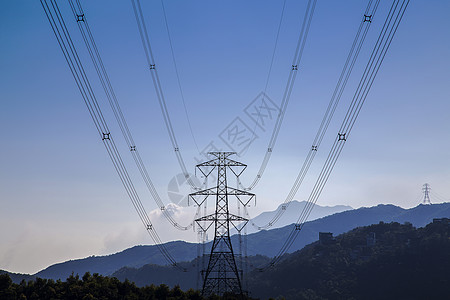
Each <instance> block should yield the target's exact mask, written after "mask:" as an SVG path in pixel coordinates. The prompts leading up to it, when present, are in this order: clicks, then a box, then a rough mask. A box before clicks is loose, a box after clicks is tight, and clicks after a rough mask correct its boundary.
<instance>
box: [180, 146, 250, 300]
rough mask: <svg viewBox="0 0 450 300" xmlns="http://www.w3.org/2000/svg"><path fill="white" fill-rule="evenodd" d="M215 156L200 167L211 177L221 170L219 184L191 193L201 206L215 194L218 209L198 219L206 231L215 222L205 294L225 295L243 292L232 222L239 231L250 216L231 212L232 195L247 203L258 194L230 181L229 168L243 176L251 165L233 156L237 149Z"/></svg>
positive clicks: (205, 174)
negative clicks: (232, 238) (231, 237)
mask: <svg viewBox="0 0 450 300" xmlns="http://www.w3.org/2000/svg"><path fill="white" fill-rule="evenodd" d="M208 154H210V155H212V156H213V157H214V159H212V160H210V161H207V162H203V163H201V164H198V165H197V166H196V167H197V168H198V169H199V170H200V172H202V174H203V175H204V176H205V177H207V176H209V175H210V174H211V173H212V172H213V171H214V170H216V171H217V186H215V187H212V188H209V189H205V190H202V191H198V192H195V193H192V194H189V199H192V200H193V201H194V202H195V203H196V204H197V205H198V206H201V205H202V204H203V203H204V202H205V201H206V200H207V198H208V197H209V196H215V199H216V205H215V212H214V213H212V214H206V215H204V216H202V217H200V218H198V219H196V220H195V221H196V223H197V224H198V226H200V228H201V229H202V230H203V231H204V232H206V231H207V230H208V229H210V228H211V227H212V225H214V241H213V243H212V246H211V252H210V254H209V259H208V267H207V268H206V270H202V275H203V288H202V294H203V296H210V295H213V294H216V295H220V296H222V295H223V294H225V293H231V294H235V295H243V293H244V292H243V289H242V270H239V269H238V268H237V265H236V260H235V255H236V254H235V252H234V251H233V246H232V244H231V239H230V224H231V225H232V226H233V227H235V228H236V229H237V230H238V231H240V230H242V228H243V227H244V226H245V225H246V224H247V222H248V219H245V218H243V217H241V216H239V215H235V214H232V213H230V208H229V206H228V196H234V197H236V198H237V199H238V201H239V202H240V203H241V204H242V205H243V206H246V205H248V203H249V202H250V201H251V200H252V199H254V198H255V194H252V193H248V192H246V191H242V190H238V189H235V188H232V187H229V186H228V185H227V170H231V172H232V173H233V174H234V175H235V176H237V177H239V176H240V175H241V174H242V172H243V171H244V170H245V168H246V167H247V165H245V164H243V163H240V162H237V161H234V160H232V159H229V158H228V157H229V156H231V155H233V154H236V153H235V152H209V153H208Z"/></svg>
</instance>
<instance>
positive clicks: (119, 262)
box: [35, 241, 197, 280]
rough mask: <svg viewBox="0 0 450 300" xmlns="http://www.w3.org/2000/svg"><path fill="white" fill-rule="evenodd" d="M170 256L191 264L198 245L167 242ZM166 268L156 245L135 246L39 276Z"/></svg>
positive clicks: (70, 263) (56, 267)
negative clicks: (123, 268)
mask: <svg viewBox="0 0 450 300" xmlns="http://www.w3.org/2000/svg"><path fill="white" fill-rule="evenodd" d="M165 246H166V247H167V249H168V251H169V252H170V254H171V255H172V256H173V257H174V258H175V259H176V260H177V261H190V260H192V259H194V258H195V257H196V256H197V244H194V243H186V242H182V241H176V242H169V243H166V244H165ZM149 263H150V264H158V265H163V264H165V263H166V261H165V259H164V256H163V255H162V254H161V252H160V251H159V249H158V247H156V246H135V247H133V248H129V249H126V250H124V251H122V252H119V253H116V254H111V255H107V256H91V257H88V258H83V259H76V260H70V261H67V262H63V263H59V264H55V265H52V266H50V267H48V268H46V269H44V270H42V271H40V272H38V273H36V274H35V275H36V276H37V277H41V278H48V279H55V280H56V279H64V278H67V277H69V275H70V274H72V272H73V273H74V274H84V273H86V272H91V273H99V274H102V275H111V274H112V273H114V272H115V271H117V270H118V269H120V268H122V267H124V266H128V267H141V266H143V265H146V264H149Z"/></svg>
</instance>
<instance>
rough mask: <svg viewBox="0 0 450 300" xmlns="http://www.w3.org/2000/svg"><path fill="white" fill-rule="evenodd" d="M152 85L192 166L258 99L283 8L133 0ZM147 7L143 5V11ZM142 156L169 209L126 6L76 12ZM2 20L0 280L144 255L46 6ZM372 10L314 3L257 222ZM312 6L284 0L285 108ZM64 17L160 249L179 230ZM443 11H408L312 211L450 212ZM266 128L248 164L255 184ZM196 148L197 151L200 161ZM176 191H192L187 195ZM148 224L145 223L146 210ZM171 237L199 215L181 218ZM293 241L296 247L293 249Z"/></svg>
mask: <svg viewBox="0 0 450 300" xmlns="http://www.w3.org/2000/svg"><path fill="white" fill-rule="evenodd" d="M142 2H143V10H144V15H145V17H146V22H147V26H148V29H149V35H150V38H151V40H152V47H153V51H154V55H155V58H156V61H157V65H158V70H159V74H160V78H161V84H162V86H163V90H164V93H165V96H166V99H167V105H168V109H169V112H170V116H171V119H172V122H173V125H174V130H175V133H176V136H177V138H178V140H179V144H180V148H181V151H182V154H183V157H184V159H185V161H186V164H187V167H188V168H189V170H191V171H192V172H193V171H194V166H195V164H196V163H197V160H196V159H195V158H196V157H197V158H200V155H199V153H198V150H200V151H201V150H203V149H204V148H205V147H207V145H208V144H209V143H211V142H213V143H214V144H216V145H218V146H219V147H221V148H222V149H224V150H228V148H227V147H226V145H225V143H224V142H223V141H222V140H221V138H220V137H221V136H222V137H223V134H222V135H221V133H222V132H223V131H224V130H225V129H226V128H228V126H230V124H233V123H232V122H233V121H236V118H239V120H240V121H242V122H244V123H248V124H250V127H252V128H254V124H253V126H251V124H252V123H251V120H250V119H249V117H248V116H247V115H246V114H245V108H246V107H247V106H248V105H250V104H251V103H252V101H253V100H254V99H255V98H256V97H257V96H258V95H259V94H260V93H261V92H262V91H264V89H265V82H266V78H267V76H268V72H269V66H270V61H271V56H272V51H273V48H274V41H275V36H276V32H277V26H278V23H279V21H280V14H281V9H282V4H283V3H282V1H281V0H280V1H260V0H258V1H256V0H253V1H237V0H236V1H181V0H180V1H175V0H170V1H169V0H166V1H165V2H164V3H165V7H166V12H167V19H168V26H169V29H170V33H171V37H172V42H173V49H174V53H175V59H176V62H177V66H178V72H179V77H180V82H181V85H182V90H183V93H184V97H185V103H186V108H187V110H188V115H189V121H190V123H191V125H192V129H193V133H194V136H195V141H196V143H195V142H194V140H193V138H192V136H191V133H190V131H189V126H188V122H187V118H186V115H185V111H184V108H183V104H182V101H181V97H180V92H179V88H178V83H177V80H176V73H175V69H174V64H173V61H172V56H171V52H170V45H169V41H168V35H167V31H166V27H165V23H164V16H163V13H162V7H161V3H160V1H142ZM144 2H145V3H144ZM81 3H82V5H83V7H84V11H85V14H86V18H87V19H88V20H89V24H90V28H91V30H92V32H93V34H94V37H95V41H96V43H97V46H98V47H99V50H100V52H101V55H102V59H103V62H104V64H105V66H106V69H107V70H108V74H109V77H110V79H111V82H112V84H113V86H114V89H115V92H116V94H117V97H118V99H119V102H120V104H121V106H122V109H123V112H124V114H125V118H126V119H127V122H128V124H129V126H130V128H131V131H132V133H133V135H134V137H135V140H136V144H137V146H138V147H139V149H140V153H141V155H142V157H143V159H144V161H145V164H146V166H147V168H148V170H149V172H150V176H151V178H152V180H153V181H154V183H155V185H156V187H157V190H158V193H159V194H160V195H161V197H162V198H163V199H164V201H165V203H169V202H170V199H169V196H168V190H171V191H172V192H173V191H174V189H176V185H172V186H169V183H170V181H171V180H172V179H173V178H174V177H175V176H176V175H177V174H179V173H180V168H179V166H178V164H177V161H176V158H175V155H174V154H173V149H172V148H171V145H170V141H169V138H168V135H167V131H166V129H165V126H164V122H163V118H162V115H161V112H160V110H159V105H158V103H157V98H156V96H155V92H154V88H153V85H152V82H151V76H150V72H149V70H148V68H147V63H146V61H145V57H144V52H143V49H142V45H141V42H140V38H139V33H138V29H137V26H136V22H135V20H134V15H133V11H132V6H131V3H130V2H129V1H120V2H119V1H82V2H81ZM390 3H391V1H386V0H382V1H381V4H380V8H379V10H378V12H377V15H376V17H375V19H374V22H373V24H372V27H371V29H370V31H369V35H368V38H367V41H366V43H365V46H364V49H363V51H362V53H361V55H360V57H359V60H358V62H357V64H356V66H355V69H354V72H353V76H352V79H351V80H350V81H349V84H348V85H347V88H346V92H345V93H344V95H343V97H342V100H341V107H340V109H338V111H337V113H336V115H335V118H334V121H333V122H332V124H331V126H330V129H329V131H328V134H327V135H326V137H325V140H324V142H323V144H322V148H321V151H319V152H318V154H317V157H316V160H315V161H314V163H313V166H312V167H311V169H310V172H309V173H308V176H307V177H306V179H305V182H304V185H303V186H302V187H301V188H300V190H299V192H298V194H297V195H296V197H295V199H297V200H305V199H306V198H307V197H308V195H309V192H310V191H311V188H312V185H313V183H314V181H315V179H316V178H317V175H318V171H319V170H320V168H321V166H322V163H323V161H324V159H325V158H326V155H327V154H328V150H329V147H330V144H331V142H332V141H333V139H334V137H335V136H336V134H337V130H338V128H339V125H340V123H341V122H342V119H343V117H344V114H345V109H346V107H347V106H348V103H349V101H350V100H351V96H352V95H353V93H354V91H355V89H356V84H357V81H358V80H359V78H360V77H361V74H362V70H363V67H364V66H365V63H366V62H367V60H368V55H369V54H370V50H371V49H372V47H373V45H374V42H375V39H376V37H377V35H378V33H379V31H380V27H381V25H382V22H383V21H384V18H385V16H386V11H387V9H388V6H389V5H390ZM0 5H1V8H2V11H3V14H2V18H0V45H1V46H0V54H1V55H0V101H1V109H0V128H1V130H0V140H1V141H2V144H1V145H2V146H1V148H0V166H1V171H0V208H1V209H0V228H1V230H0V240H1V244H0V269H6V270H9V271H13V272H26V273H34V272H37V271H39V270H40V269H42V268H45V267H46V266H48V265H50V264H53V263H56V262H61V261H64V260H68V259H73V258H80V257H85V256H89V255H101V254H107V253H113V252H116V251H119V250H123V249H124V248H126V247H130V246H133V245H135V244H151V243H152V241H151V239H150V238H149V237H148V236H147V234H146V232H145V230H144V229H143V228H142V224H141V223H140V221H139V219H138V217H137V214H136V212H135V211H134V208H133V206H132V205H131V202H130V200H129V199H128V197H127V195H126V193H125V190H124V188H123V187H122V185H121V183H120V180H119V177H118V176H117V174H116V173H115V171H114V168H113V166H112V164H111V161H110V160H109V158H108V156H107V153H106V151H105V149H104V147H103V145H102V141H101V140H100V139H99V138H98V135H97V133H96V131H95V127H94V125H93V123H92V121H91V119H90V117H89V114H88V111H87V109H86V107H85V105H84V103H83V101H82V99H81V96H80V93H79V91H78V90H77V87H76V85H75V82H74V80H73V77H72V75H71V73H70V72H69V69H68V66H67V64H66V61H65V60H64V57H63V55H62V52H61V50H60V48H59V46H58V44H57V41H56V39H55V37H54V35H53V32H52V30H51V27H50V25H49V22H48V20H47V19H46V17H45V14H44V11H43V9H42V7H41V6H40V3H39V1H24V0H20V1H19V0H18V1H7V2H5V1H3V2H2V3H1V4H0ZM366 5H367V1H360V0H355V1H325V0H319V1H318V4H317V7H316V12H315V15H314V18H313V22H312V25H311V30H310V35H309V37H308V40H307V43H306V47H305V51H304V54H303V58H302V63H301V64H300V70H299V72H298V76H297V80H296V84H295V86H294V90H293V93H292V96H291V102H290V104H289V107H288V110H287V112H286V116H285V121H284V123H283V125H282V127H281V131H280V135H279V138H278V142H277V144H276V146H275V148H274V151H273V155H272V159H271V161H270V162H269V165H268V168H267V171H266V173H265V174H264V176H263V178H262V180H261V181H260V183H259V185H258V186H257V188H256V189H255V190H254V192H255V193H256V194H257V199H258V200H257V206H256V207H253V206H252V207H251V211H250V212H251V214H252V215H256V214H258V213H260V212H262V211H265V210H273V209H275V208H276V207H277V206H278V205H279V204H280V203H281V202H282V201H284V199H285V197H286V195H287V194H288V192H289V189H290V187H291V186H292V184H293V182H294V180H295V177H296V174H297V172H298V170H299V168H300V167H301V165H302V163H303V160H304V158H305V155H306V154H307V152H308V150H309V148H310V146H311V143H312V140H313V138H314V135H315V132H316V131H317V128H318V126H319V124H320V120H321V117H322V115H323V113H324V112H325V109H326V106H327V104H328V101H329V99H330V97H331V95H332V92H333V89H334V87H335V85H336V82H337V79H338V77H339V74H340V71H341V69H342V66H343V64H344V62H345V59H346V56H347V53H348V51H349V49H350V46H351V43H352V41H353V38H354V36H355V34H356V31H357V28H358V26H359V23H360V20H361V18H362V14H363V12H364V9H365V6H366ZM305 7H306V1H293V0H288V1H287V4H286V11H285V15H284V18H283V19H282V25H281V33H280V36H279V43H278V47H277V49H276V52H275V59H274V64H273V68H272V72H271V76H270V80H269V84H268V87H267V90H266V92H267V94H268V96H269V97H270V98H271V99H272V100H273V102H274V103H276V104H277V105H279V103H280V101H281V98H282V93H283V90H284V87H285V84H286V81H287V77H288V74H289V68H290V66H291V61H292V58H293V54H294V50H295V46H296V42H297V38H298V34H299V30H300V26H301V22H302V17H303V14H304V10H305ZM60 8H61V11H62V13H63V14H64V16H65V18H66V22H67V23H68V26H69V29H70V32H71V35H72V38H73V39H74V42H75V44H76V47H77V50H78V52H79V54H80V56H81V58H82V60H83V63H84V66H85V67H86V69H87V72H88V76H89V78H90V80H91V82H92V84H93V86H94V90H95V93H96V95H97V98H98V100H99V102H100V105H101V106H102V109H103V111H104V113H105V117H106V119H107V121H108V123H109V126H110V128H111V132H112V134H113V135H114V136H115V137H116V143H117V144H118V146H119V149H120V151H121V152H122V157H123V158H124V160H125V163H126V166H127V168H128V169H129V172H130V174H131V176H132V178H133V181H134V183H135V185H136V187H137V190H138V192H139V194H140V197H141V199H142V200H143V203H144V205H145V207H146V209H147V211H148V212H150V211H152V212H151V214H150V215H151V217H153V221H155V228H156V230H158V232H159V233H160V235H161V237H162V239H163V240H171V239H181V238H186V239H189V240H195V234H194V233H193V232H190V233H189V234H186V233H185V232H179V231H176V229H174V228H172V227H171V225H170V224H169V223H168V222H166V221H165V220H163V219H162V217H161V216H160V215H159V210H158V209H157V205H156V204H155V202H154V201H153V200H152V199H151V198H150V195H149V193H148V191H147V190H146V189H145V186H144V183H143V181H142V179H141V178H140V177H139V173H138V172H137V170H136V167H135V166H134V164H133V161H132V160H131V156H130V154H129V151H128V150H127V147H126V144H125V142H124V140H123V138H122V137H121V135H120V132H119V131H118V126H117V124H116V122H115V120H114V118H113V117H112V112H111V109H110V108H109V106H108V104H107V101H106V99H105V95H104V92H103V90H102V89H101V88H100V85H99V82H98V79H97V77H96V74H95V73H94V72H93V69H92V66H91V62H90V60H89V57H88V55H87V53H86V48H85V46H84V43H83V42H82V39H81V37H80V33H79V31H78V28H77V27H76V23H75V21H74V20H73V16H72V15H71V12H70V9H69V7H68V4H67V2H66V1H61V3H60ZM449 13H450V2H449V1H445V0H441V1H437V0H435V1H430V0H427V1H425V0H416V1H414V0H413V1H411V3H410V5H409V7H408V9H407V11H406V14H405V17H404V20H403V22H402V24H400V27H399V30H398V32H397V34H396V36H395V38H394V41H393V43H392V45H391V48H390V50H389V52H388V54H387V56H386V59H385V61H384V63H383V65H382V67H381V70H380V72H379V73H378V77H377V78H376V80H375V82H374V85H373V87H372V90H371V92H370V94H369V96H368V98H367V101H366V104H365V106H364V107H363V110H362V112H361V114H360V116H359V119H358V121H357V122H356V125H355V127H354V129H353V132H352V135H351V138H350V139H349V140H348V141H347V143H346V146H345V148H344V150H343V153H342V155H341V157H340V159H339V161H338V163H337V165H336V167H335V169H334V171H333V174H332V175H331V178H330V180H329V182H328V184H327V186H326V187H325V190H324V192H323V194H322V196H321V197H320V199H319V200H318V204H320V205H337V204H344V205H350V206H352V207H354V208H357V207H361V206H373V205H377V204H380V203H383V204H386V203H392V204H395V205H399V206H402V207H405V208H409V207H414V206H416V205H417V204H419V203H420V201H421V199H422V197H423V196H422V191H421V189H422V185H423V184H424V183H426V182H428V183H430V184H431V187H432V193H431V201H432V202H434V203H437V202H442V201H445V200H447V201H448V200H449V199H450V186H449V185H448V182H449V180H450V172H449V166H450V156H449V154H448V153H450V140H449V135H448V133H449V132H450V121H449V112H450V101H448V100H449V97H450V60H449V58H448V54H449V53H450V34H449V33H450V18H449V17H448V15H449ZM270 132H271V129H267V130H266V131H263V130H261V129H260V128H257V129H256V131H255V134H256V136H257V139H256V140H255V141H254V142H253V143H252V144H251V145H250V147H249V148H248V151H246V152H245V153H244V154H243V155H242V156H241V157H237V158H236V159H238V160H240V161H242V162H244V163H246V164H248V169H247V170H246V172H245V173H244V175H243V178H242V181H243V182H244V184H249V183H250V182H251V180H252V179H253V177H254V176H255V174H256V172H257V170H258V168H259V165H260V164H261V160H262V157H263V155H264V151H265V149H266V147H267V143H268V140H269V138H270ZM196 144H197V146H198V149H197V147H196ZM181 192H182V193H189V190H188V189H187V187H186V186H182V187H181ZM153 210H154V211H153ZM177 214H179V215H176V216H175V217H176V218H178V219H179V220H180V223H188V222H189V220H190V219H192V217H193V215H192V209H180V211H178V212H177ZM300 238H301V237H300Z"/></svg>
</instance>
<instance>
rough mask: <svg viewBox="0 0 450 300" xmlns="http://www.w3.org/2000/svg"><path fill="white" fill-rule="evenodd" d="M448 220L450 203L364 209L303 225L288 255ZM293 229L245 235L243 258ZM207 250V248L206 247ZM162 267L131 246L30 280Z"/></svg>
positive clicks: (269, 252) (191, 248) (181, 248)
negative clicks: (329, 238) (343, 237)
mask: <svg viewBox="0 0 450 300" xmlns="http://www.w3.org/2000/svg"><path fill="white" fill-rule="evenodd" d="M439 217H450V203H443V204H433V205H419V206H417V207H414V208H411V209H403V208H401V207H398V206H395V205H392V204H387V205H382V204H380V205H378V206H374V207H368V208H367V207H365V208H359V209H354V210H349V211H344V212H340V213H336V214H333V215H330V216H326V217H323V218H320V219H317V220H313V221H310V222H306V223H305V225H304V227H303V229H302V233H301V234H300V236H299V238H297V239H296V241H295V242H294V244H293V245H292V247H291V249H289V252H294V251H296V250H299V249H302V248H303V247H304V246H305V245H307V244H310V243H312V242H314V241H316V240H317V239H318V232H321V231H326V232H333V234H335V235H337V234H341V233H344V232H346V231H349V230H351V229H353V228H355V227H359V226H367V225H371V224H377V223H378V222H380V221H383V222H393V221H397V222H400V223H404V222H410V223H412V224H413V225H414V226H416V227H421V226H424V225H425V224H428V223H429V222H431V221H432V220H433V218H439ZM292 226H293V225H288V226H285V227H282V228H276V229H271V230H262V231H260V232H258V233H252V234H249V235H248V236H247V238H246V240H247V254H248V255H249V256H254V255H263V256H268V257H273V256H274V255H276V253H277V252H278V250H279V249H278V248H279V247H274V245H281V244H282V242H283V241H284V240H285V238H286V237H287V235H288V234H289V232H290V231H291V230H292ZM238 241H239V237H238V236H237V235H234V236H232V242H233V243H237V242H238ZM165 246H166V247H167V248H168V250H169V252H170V253H171V254H172V255H173V256H174V257H175V259H176V260H177V261H191V260H193V259H194V258H195V257H197V244H195V243H187V242H183V241H173V242H168V243H166V244H165ZM206 247H208V245H206ZM149 263H150V264H155V265H165V264H166V262H165V260H164V259H163V256H162V255H161V253H160V252H159V250H158V247H157V246H155V245H150V246H134V247H132V248H129V249H126V250H123V251H121V252H118V253H115V254H110V255H107V256H91V257H88V258H83V259H77V260H70V261H67V262H63V263H58V264H55V265H51V266H49V267H47V268H45V269H43V270H41V271H39V272H37V273H36V274H34V276H38V277H42V278H48V279H65V278H67V277H68V276H69V275H70V274H71V273H72V272H74V273H78V274H84V273H85V272H87V271H89V272H91V273H99V274H102V275H111V274H113V273H114V272H115V271H117V270H119V269H120V268H122V267H131V268H139V267H142V266H144V265H146V264H149Z"/></svg>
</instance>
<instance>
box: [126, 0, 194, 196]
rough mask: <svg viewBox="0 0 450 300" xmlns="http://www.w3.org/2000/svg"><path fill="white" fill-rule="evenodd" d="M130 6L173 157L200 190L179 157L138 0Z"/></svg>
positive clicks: (192, 184)
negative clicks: (173, 153)
mask: <svg viewBox="0 0 450 300" xmlns="http://www.w3.org/2000/svg"><path fill="white" fill-rule="evenodd" d="M131 4H132V6H133V12H134V16H135V19H136V23H137V25H138V30H139V36H140V38H141V42H142V47H143V48H144V52H145V57H146V60H147V64H148V69H149V70H150V73H151V76H152V82H153V86H154V88H155V92H156V96H157V98H158V102H159V106H160V109H161V112H162V115H163V119H164V124H165V126H166V129H167V132H168V134H169V139H170V142H171V144H172V147H173V150H174V152H175V156H176V157H177V160H178V164H179V165H180V167H181V171H182V172H183V174H184V176H185V178H186V181H187V182H188V183H189V185H190V186H191V187H192V188H193V189H195V190H200V189H201V188H200V187H198V186H196V184H195V183H194V182H193V180H192V178H191V176H190V175H189V173H188V171H187V168H186V165H185V163H184V160H183V156H182V155H181V151H180V147H179V145H178V141H177V139H176V136H175V131H174V129H173V125H172V121H171V119H170V114H169V111H168V109H167V104H166V100H165V97H164V93H163V88H162V85H161V81H160V79H159V76H158V69H157V66H156V62H155V58H154V56H153V52H152V48H151V43H150V38H149V35H148V31H147V26H146V24H145V19H144V14H143V12H142V7H141V3H140V0H131Z"/></svg>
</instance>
